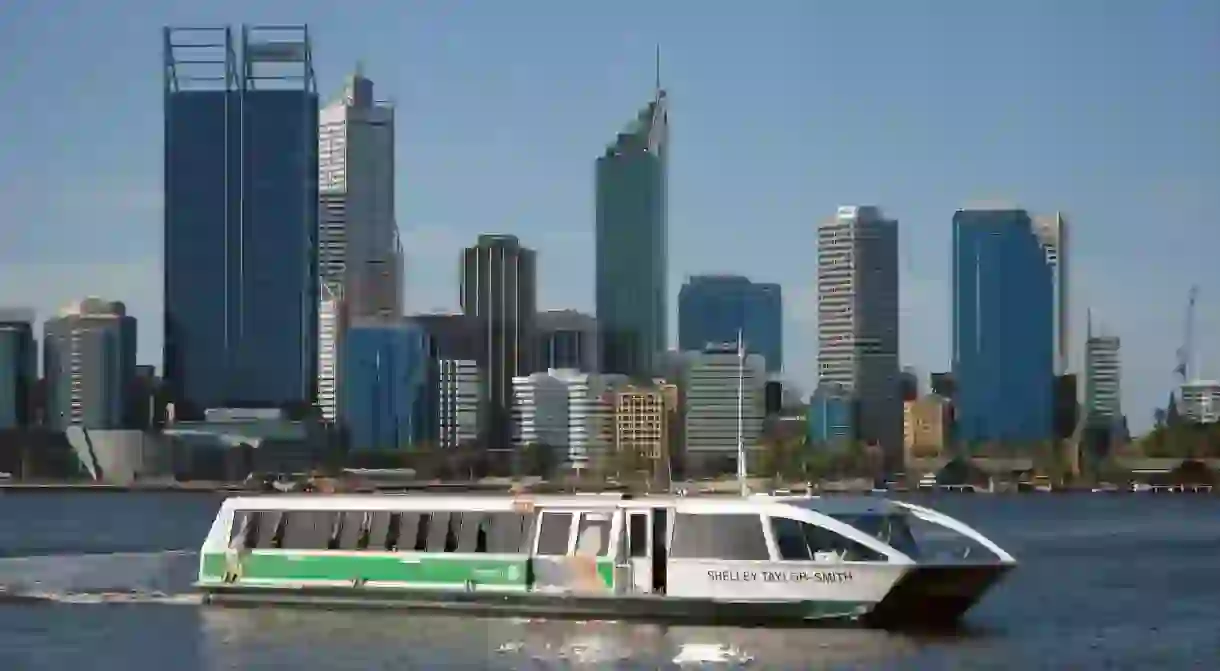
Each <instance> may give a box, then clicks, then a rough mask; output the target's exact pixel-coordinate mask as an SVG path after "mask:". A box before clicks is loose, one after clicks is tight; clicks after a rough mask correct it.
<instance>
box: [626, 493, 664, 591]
mask: <svg viewBox="0 0 1220 671" xmlns="http://www.w3.org/2000/svg"><path fill="white" fill-rule="evenodd" d="M668 512H669V511H668V510H666V509H665V508H655V509H652V510H628V511H627V561H628V562H629V563H630V564H631V582H632V591H633V592H635V593H636V594H664V593H665V568H666V564H667V562H668V559H669V556H668V552H667V550H666V543H665V540H666V537H667V536H666V533H665V530H666V529H667V525H666V520H667V519H668Z"/></svg>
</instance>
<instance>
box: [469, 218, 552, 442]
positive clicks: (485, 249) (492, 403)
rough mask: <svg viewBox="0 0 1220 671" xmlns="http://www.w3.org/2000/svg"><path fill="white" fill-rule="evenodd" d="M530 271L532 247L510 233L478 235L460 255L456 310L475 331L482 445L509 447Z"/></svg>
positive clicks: (530, 295) (525, 368)
mask: <svg viewBox="0 0 1220 671" xmlns="http://www.w3.org/2000/svg"><path fill="white" fill-rule="evenodd" d="M536 272H537V271H536V261H535V254H534V250H532V249H528V248H526V247H523V246H521V243H520V241H519V240H518V239H517V238H516V236H512V235H480V236H479V241H478V244H476V245H475V246H474V247H468V248H467V249H466V250H465V251H464V252H463V255H462V287H461V299H462V311H463V313H464V314H465V315H466V316H467V317H469V318H470V319H471V320H473V321H474V323H475V328H476V333H477V334H478V341H477V345H478V351H477V353H476V356H475V360H476V361H478V363H479V368H480V370H481V373H482V377H481V379H480V382H481V383H482V385H483V389H482V390H481V392H480V409H479V422H480V425H481V428H480V431H479V434H480V441H481V442H482V443H483V445H484V446H485V447H486V448H488V449H492V450H508V449H511V445H512V431H513V429H512V399H513V378H514V377H518V376H521V375H525V374H528V372H529V371H530V369H531V365H532V362H531V361H530V358H531V357H530V354H531V350H532V349H533V347H532V346H533V343H534V340H533V337H534V334H533V327H534V315H535V313H536V312H537V307H536V306H537V303H538V296H537V291H538V289H537V275H536Z"/></svg>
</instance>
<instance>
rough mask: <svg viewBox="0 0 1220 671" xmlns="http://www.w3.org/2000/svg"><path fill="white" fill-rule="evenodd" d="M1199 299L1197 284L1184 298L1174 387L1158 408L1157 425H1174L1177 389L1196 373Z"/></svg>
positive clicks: (1176, 412) (1175, 421)
mask: <svg viewBox="0 0 1220 671" xmlns="http://www.w3.org/2000/svg"><path fill="white" fill-rule="evenodd" d="M1198 299H1199V285H1197V284H1196V285H1193V286H1191V287H1190V294H1189V295H1188V298H1187V299H1186V326H1185V328H1184V333H1183V334H1182V346H1181V347H1179V348H1178V352H1177V355H1178V363H1177V365H1176V366H1174V367H1173V373H1174V376H1175V377H1176V378H1177V380H1176V381H1177V385H1176V387H1175V388H1173V389H1170V390H1169V403H1168V404H1167V405H1166V406H1165V409H1164V410H1163V411H1160V410H1158V411H1157V413H1156V417H1157V420H1156V421H1157V425H1158V426H1159V425H1162V424H1164V425H1166V426H1174V425H1176V424H1177V423H1178V421H1179V417H1178V391H1179V390H1180V389H1181V388H1182V385H1184V384H1186V383H1188V382H1190V377H1191V376H1192V375H1196V374H1198V371H1196V370H1194V354H1195V302H1196V301H1197V300H1198Z"/></svg>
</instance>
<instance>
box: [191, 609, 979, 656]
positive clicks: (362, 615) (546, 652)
mask: <svg viewBox="0 0 1220 671" xmlns="http://www.w3.org/2000/svg"><path fill="white" fill-rule="evenodd" d="M201 618H202V630H203V636H202V638H203V641H204V643H203V648H204V653H203V657H204V660H205V662H206V663H205V664H204V668H206V669H245V668H257V667H263V666H266V665H268V664H270V663H273V662H274V663H276V664H282V665H283V666H284V667H285V668H292V667H294V666H295V667H296V668H328V669H371V668H474V667H478V668H488V669H531V668H544V669H549V668H624V669H627V668H630V669H636V668H650V669H656V668H688V667H689V666H690V665H694V666H696V667H703V666H708V665H711V666H712V667H715V668H725V667H727V668H767V669H819V668H832V667H833V668H843V667H847V668H856V667H861V666H863V667H875V666H877V665H885V664H889V663H895V662H897V661H898V660H900V659H902V658H903V657H904V656H908V655H910V654H912V653H914V652H916V651H918V650H919V649H920V648H922V647H924V646H928V645H937V644H943V643H947V642H949V641H951V640H953V639H956V638H960V637H962V636H967V637H978V636H983V635H985V633H984V632H978V631H974V632H956V631H954V632H939V633H935V634H927V633H925V634H921V635H918V636H916V635H908V634H893V633H887V632H882V631H875V630H867V629H860V628H831V629H824V628H804V629H796V628H792V629H738V628H722V627H665V626H656V625H641V624H636V623H621V622H574V621H554V620H551V621H548V620H520V619H479V618H468V617H446V616H420V615H408V614H406V613H402V612H394V611H385V612H367V611H364V612H353V611H312V610H297V609H284V608H250V609H236V608H234V609H227V608H211V607H208V608H204V609H202V610H201ZM271 651H274V653H272V652H271ZM272 654H274V659H270V658H269V656H270V655H272Z"/></svg>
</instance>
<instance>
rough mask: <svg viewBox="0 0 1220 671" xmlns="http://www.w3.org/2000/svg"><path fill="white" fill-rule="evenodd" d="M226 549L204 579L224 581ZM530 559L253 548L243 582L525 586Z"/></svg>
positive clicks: (213, 558)
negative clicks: (337, 552)
mask: <svg viewBox="0 0 1220 671" xmlns="http://www.w3.org/2000/svg"><path fill="white" fill-rule="evenodd" d="M228 562H229V560H228V558H227V557H226V555H225V554H223V553H213V554H207V555H204V557H203V568H202V571H201V572H200V576H199V578H200V580H201V581H203V582H209V581H220V580H222V579H223V578H224V576H225V574H226V573H227V572H228V571H229V569H230V565H229V563H228ZM528 564H529V559H528V558H526V557H509V558H504V559H489V558H484V557H461V556H457V557H455V556H446V557H436V556H433V557H415V556H411V555H390V554H376V555H372V554H355V553H351V554H336V553H332V552H328V553H308V552H283V551H254V552H251V553H249V554H247V555H245V556H244V557H243V558H242V560H241V578H242V579H243V580H254V581H259V582H262V581H271V580H282V581H284V582H292V581H323V580H325V581H353V580H360V581H363V582H396V583H418V584H426V585H462V586H464V585H465V584H466V583H467V582H473V583H474V584H475V585H489V586H495V587H516V588H522V589H524V588H526V587H528V582H527V565H528ZM597 575H598V577H599V578H601V580H602V583H603V584H604V585H605V586H606V588H607V589H613V588H614V562H613V561H612V560H610V559H598V560H597Z"/></svg>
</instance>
